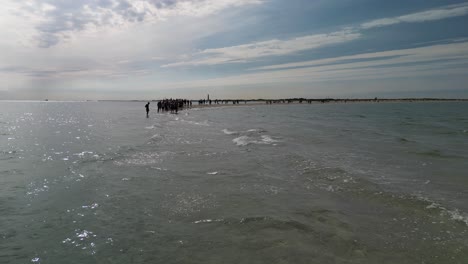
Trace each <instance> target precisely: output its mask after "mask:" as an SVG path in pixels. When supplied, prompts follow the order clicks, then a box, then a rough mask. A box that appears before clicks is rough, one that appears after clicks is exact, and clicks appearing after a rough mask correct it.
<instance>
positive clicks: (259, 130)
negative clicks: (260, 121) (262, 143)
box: [247, 128, 266, 133]
mask: <svg viewBox="0 0 468 264" xmlns="http://www.w3.org/2000/svg"><path fill="white" fill-rule="evenodd" d="M247 132H258V133H262V132H266V131H265V130H263V129H260V128H253V129H249V130H247Z"/></svg>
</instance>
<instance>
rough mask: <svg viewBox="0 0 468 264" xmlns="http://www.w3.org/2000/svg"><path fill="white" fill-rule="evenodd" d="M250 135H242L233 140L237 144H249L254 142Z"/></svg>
mask: <svg viewBox="0 0 468 264" xmlns="http://www.w3.org/2000/svg"><path fill="white" fill-rule="evenodd" d="M249 139H250V138H249V137H248V136H241V137H238V138H235V139H233V140H232V142H234V143H235V144H236V145H237V146H247V145H249V144H251V143H252V141H250V140H249Z"/></svg>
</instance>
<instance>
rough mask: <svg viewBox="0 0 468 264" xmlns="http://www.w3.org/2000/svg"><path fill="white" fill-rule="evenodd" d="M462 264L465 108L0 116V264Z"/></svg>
mask: <svg viewBox="0 0 468 264" xmlns="http://www.w3.org/2000/svg"><path fill="white" fill-rule="evenodd" d="M152 106H153V105H152ZM467 261H468V103H466V102H448V103H447V102H445V103H444V102H441V103H434V102H425V103H353V104H312V105H309V104H304V105H250V106H243V107H232V106H231V107H229V106H226V107H217V108H194V109H189V110H184V111H182V112H180V113H179V114H178V115H174V114H157V113H156V109H155V105H154V106H153V107H152V111H151V112H150V118H145V109H144V103H143V104H142V103H136V102H0V263H5V264H10V263H11V264H13V263H14V264H16V263H43V264H45V263H80V264H84V263H122V264H123V263H125V264H127V263H320V264H322V263H399V264H401V263H467Z"/></svg>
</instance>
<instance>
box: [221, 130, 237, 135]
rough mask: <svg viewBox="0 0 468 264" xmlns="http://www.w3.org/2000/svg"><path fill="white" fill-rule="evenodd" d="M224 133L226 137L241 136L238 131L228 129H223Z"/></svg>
mask: <svg viewBox="0 0 468 264" xmlns="http://www.w3.org/2000/svg"><path fill="white" fill-rule="evenodd" d="M223 132H224V134H226V135H237V134H239V132H237V131H230V130H228V129H223Z"/></svg>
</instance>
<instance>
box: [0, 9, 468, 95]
mask: <svg viewBox="0 0 468 264" xmlns="http://www.w3.org/2000/svg"><path fill="white" fill-rule="evenodd" d="M1 5H2V7H1V8H0V80H1V82H0V99H44V98H49V99H58V100H83V99H158V98H164V97H184V98H192V99H198V98H202V97H205V96H206V94H207V93H210V95H211V98H282V97H299V96H301V97H351V98H364V97H367V98H369V97H370V98H373V97H375V96H378V97H389V98H390V97H451V98H468V30H467V25H468V2H466V1H450V0H446V1H441V0H411V1H408V0H392V1H388V0H287V1H286V0H73V1H72V0H68V1H67V0H24V1H23V0H2V2H1Z"/></svg>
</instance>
